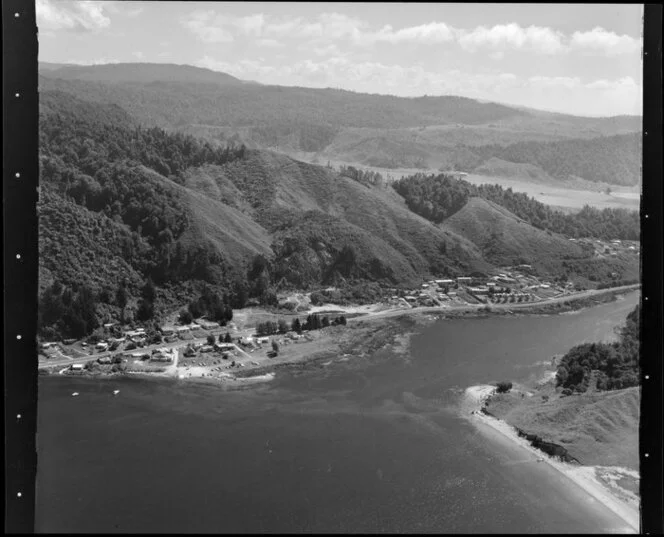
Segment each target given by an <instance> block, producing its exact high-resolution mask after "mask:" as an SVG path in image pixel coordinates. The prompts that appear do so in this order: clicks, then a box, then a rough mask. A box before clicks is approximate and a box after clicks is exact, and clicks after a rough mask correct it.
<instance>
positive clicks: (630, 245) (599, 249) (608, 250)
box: [569, 238, 641, 259]
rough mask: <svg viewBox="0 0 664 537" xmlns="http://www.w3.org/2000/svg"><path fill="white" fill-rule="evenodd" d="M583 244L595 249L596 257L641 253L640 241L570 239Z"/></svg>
mask: <svg viewBox="0 0 664 537" xmlns="http://www.w3.org/2000/svg"><path fill="white" fill-rule="evenodd" d="M569 240H570V241H571V242H575V243H576V244H579V245H581V246H585V247H587V248H590V247H592V248H593V249H594V255H595V257H599V258H600V259H602V258H606V257H619V256H621V255H639V254H640V252H641V245H640V243H639V241H627V240H619V239H614V240H611V241H608V240H601V239H589V238H584V239H569Z"/></svg>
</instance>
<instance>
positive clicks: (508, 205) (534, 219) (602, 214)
mask: <svg viewBox="0 0 664 537" xmlns="http://www.w3.org/2000/svg"><path fill="white" fill-rule="evenodd" d="M392 186H393V188H394V189H395V190H396V191H397V192H398V193H399V194H400V195H401V196H403V197H404V199H405V201H406V204H407V205H408V207H409V208H410V209H411V210H413V211H414V212H416V213H417V214H419V215H421V216H423V217H424V218H427V219H428V220H431V221H432V222H435V223H442V222H444V221H445V220H446V219H448V218H449V217H451V216H452V215H454V214H455V213H456V212H457V211H459V210H461V209H462V208H463V207H464V206H465V205H466V203H467V202H468V200H469V199H470V198H472V197H480V198H484V199H485V200H488V201H491V202H493V203H496V204H498V205H500V206H501V207H504V208H505V209H507V210H508V211H510V212H511V213H513V214H514V215H516V216H518V217H519V218H521V219H523V220H524V221H525V222H527V223H529V224H530V225H532V226H534V227H536V228H538V229H542V230H546V231H551V232H554V233H560V234H562V235H564V236H567V237H595V238H599V239H605V240H613V239H626V240H639V237H640V218H639V213H638V212H637V211H629V210H627V209H602V210H599V209H594V208H592V207H588V206H586V207H584V208H583V209H582V210H581V211H579V212H578V213H575V214H565V213H563V212H561V211H557V210H554V209H551V207H549V206H548V205H545V204H543V203H541V202H539V201H537V200H535V199H534V198H531V197H530V196H528V195H527V194H524V193H522V192H513V191H512V189H511V188H508V189H504V188H502V187H501V186H500V185H489V184H486V185H479V186H478V185H473V184H471V183H469V182H467V181H464V180H463V179H455V178H453V177H451V176H449V175H445V174H439V175H425V174H416V175H413V176H409V177H404V178H403V179H401V180H399V181H396V182H394V183H393V184H392Z"/></svg>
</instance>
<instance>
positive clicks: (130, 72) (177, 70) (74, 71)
mask: <svg viewBox="0 0 664 537" xmlns="http://www.w3.org/2000/svg"><path fill="white" fill-rule="evenodd" d="M40 67H41V68H42V70H44V71H45V73H47V74H48V76H52V77H56V78H61V79H63V80H88V81H94V82H106V83H146V84H149V83H152V82H186V83H189V84H219V85H227V84H231V85H242V84H244V83H245V82H244V81H242V80H240V79H239V78H236V77H234V76H231V75H229V74H226V73H222V72H220V71H212V70H210V69H205V68H203V67H194V66H192V65H178V64H173V63H107V64H99V65H71V64H69V65H58V64H43V65H42V64H41V63H40ZM44 68H45V69H44Z"/></svg>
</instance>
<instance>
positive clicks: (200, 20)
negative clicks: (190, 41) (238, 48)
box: [182, 10, 234, 43]
mask: <svg viewBox="0 0 664 537" xmlns="http://www.w3.org/2000/svg"><path fill="white" fill-rule="evenodd" d="M182 24H183V25H184V26H185V28H188V29H189V30H191V31H192V32H193V33H194V34H196V37H197V38H198V39H200V40H201V41H205V42H206V43H230V42H231V41H233V40H234V38H233V35H232V34H231V33H230V32H228V31H227V30H225V29H224V28H222V27H221V26H220V25H219V24H215V16H214V12H213V11H211V10H209V11H200V10H197V11H194V12H193V13H191V14H190V15H189V16H188V17H187V18H186V19H185V20H184V21H183V22H182Z"/></svg>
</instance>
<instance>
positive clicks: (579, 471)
mask: <svg viewBox="0 0 664 537" xmlns="http://www.w3.org/2000/svg"><path fill="white" fill-rule="evenodd" d="M494 391H495V387H494V386H490V385H477V386H471V387H469V388H466V390H465V393H464V400H463V403H462V407H461V411H462V415H463V417H464V418H466V419H468V420H469V421H470V422H471V423H473V425H475V426H476V427H477V428H478V429H480V430H482V429H483V428H487V429H489V430H490V431H492V432H493V433H494V434H496V433H497V434H498V435H500V436H501V437H502V438H503V439H504V440H507V441H509V442H510V443H511V444H512V445H513V446H514V447H515V448H518V449H522V450H525V451H527V452H529V453H530V454H532V455H533V456H534V457H536V459H534V460H537V461H538V462H542V463H544V464H547V465H548V466H549V467H551V468H553V469H555V470H557V471H558V472H559V473H560V474H562V475H563V476H565V477H566V478H567V479H569V481H570V482H571V483H574V484H575V485H576V486H577V487H579V488H581V489H583V490H584V491H585V492H586V493H587V494H588V495H590V496H591V497H592V498H593V499H595V500H596V501H597V502H599V503H601V504H602V505H604V506H605V507H606V508H607V509H609V510H611V511H612V512H613V513H615V514H616V515H617V516H618V517H620V519H621V520H623V521H624V522H625V523H626V524H627V525H628V526H629V530H628V531H629V532H633V533H639V530H640V513H639V504H638V499H636V498H632V499H631V501H630V500H627V501H626V500H625V499H623V498H621V497H620V496H619V492H618V490H616V489H615V487H617V485H608V486H607V485H606V484H604V483H603V482H602V480H601V479H600V478H599V477H598V475H597V474H598V473H603V474H604V477H605V479H607V480H608V482H609V483H613V482H614V481H615V480H616V479H618V476H619V475H620V474H628V475H630V474H635V473H636V472H632V471H630V470H627V469H623V468H619V467H605V466H583V465H573V464H569V463H564V462H559V461H557V460H556V459H554V458H553V457H550V456H548V455H547V454H546V453H544V452H542V451H540V450H538V449H537V448H535V447H533V446H531V445H530V442H528V440H526V439H525V438H521V437H519V435H518V433H517V431H516V429H515V428H514V427H512V426H511V425H509V424H508V423H507V422H505V421H503V420H500V419H497V418H494V417H492V416H488V415H486V414H483V413H482V412H481V408H482V407H483V405H484V402H485V401H486V399H487V398H488V397H490V396H491V395H492V394H493V393H494ZM469 411H470V412H472V414H470V415H469ZM487 429H484V430H483V431H482V432H483V433H485V434H486V433H487Z"/></svg>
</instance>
